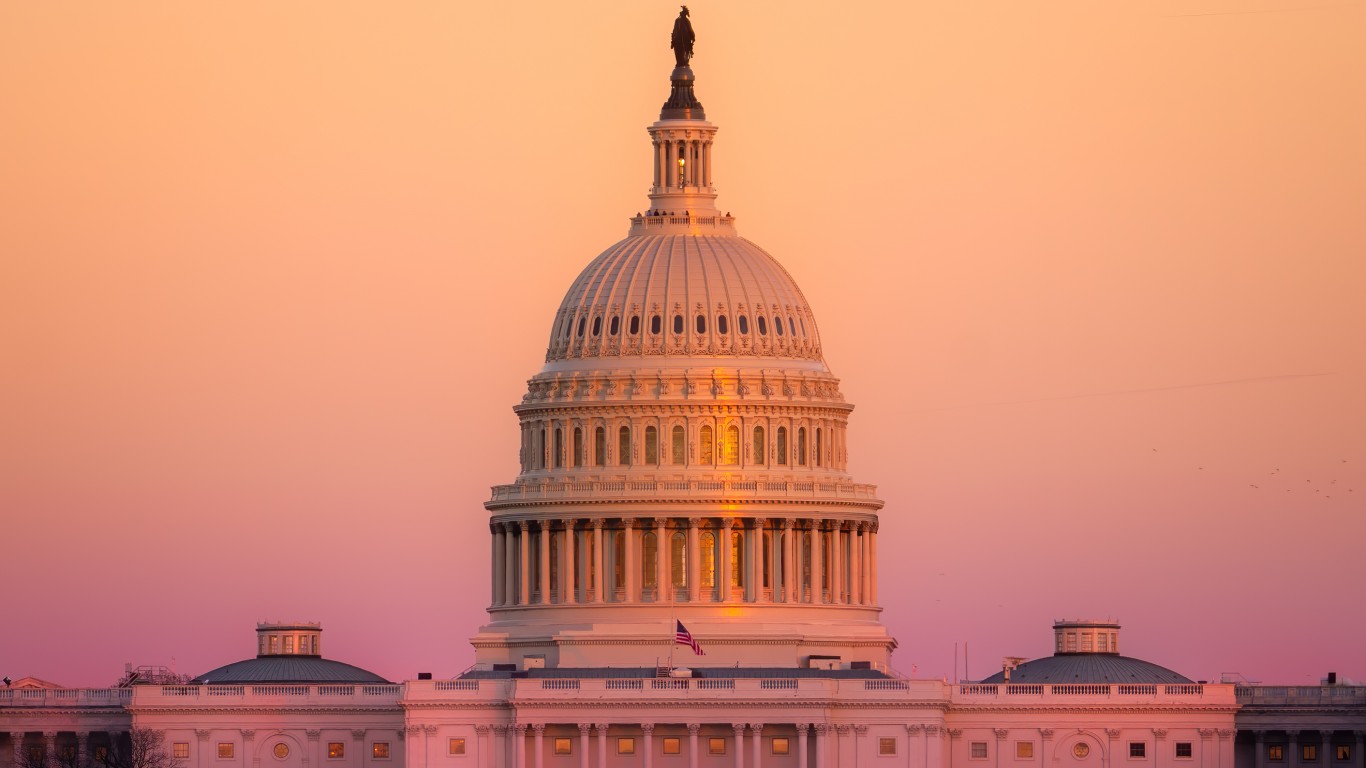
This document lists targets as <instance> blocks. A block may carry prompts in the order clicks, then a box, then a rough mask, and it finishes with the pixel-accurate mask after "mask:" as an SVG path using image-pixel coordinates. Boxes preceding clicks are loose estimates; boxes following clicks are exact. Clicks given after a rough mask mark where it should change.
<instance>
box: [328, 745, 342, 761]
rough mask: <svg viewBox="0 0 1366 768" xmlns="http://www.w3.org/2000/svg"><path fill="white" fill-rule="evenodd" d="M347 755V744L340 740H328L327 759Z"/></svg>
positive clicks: (338, 758) (336, 758)
mask: <svg viewBox="0 0 1366 768" xmlns="http://www.w3.org/2000/svg"><path fill="white" fill-rule="evenodd" d="M344 757H346V744H345V743H343V742H340V741H329V742H327V759H328V760H340V759H342V758H344Z"/></svg>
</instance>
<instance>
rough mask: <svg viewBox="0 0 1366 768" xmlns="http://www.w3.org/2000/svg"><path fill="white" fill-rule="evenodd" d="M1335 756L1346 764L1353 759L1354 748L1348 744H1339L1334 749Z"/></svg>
mask: <svg viewBox="0 0 1366 768" xmlns="http://www.w3.org/2000/svg"><path fill="white" fill-rule="evenodd" d="M1333 756H1334V757H1336V758H1337V759H1338V760H1341V761H1343V762H1344V763H1345V762H1347V761H1348V760H1351V759H1352V748H1351V747H1349V746H1347V745H1346V744H1339V745H1337V746H1336V747H1333Z"/></svg>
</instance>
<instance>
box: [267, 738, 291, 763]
mask: <svg viewBox="0 0 1366 768" xmlns="http://www.w3.org/2000/svg"><path fill="white" fill-rule="evenodd" d="M271 753H272V754H274V755H275V757H276V759H277V760H284V759H285V758H287V757H289V745H288V744H286V743H284V742H283V741H277V742H275V747H274V748H272V749H271Z"/></svg>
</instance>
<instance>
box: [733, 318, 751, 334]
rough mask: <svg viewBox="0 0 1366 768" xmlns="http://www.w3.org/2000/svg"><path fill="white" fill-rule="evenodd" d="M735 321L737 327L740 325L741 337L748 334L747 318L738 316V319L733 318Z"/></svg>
mask: <svg viewBox="0 0 1366 768" xmlns="http://www.w3.org/2000/svg"><path fill="white" fill-rule="evenodd" d="M735 320H736V322H737V323H739V325H740V334H741V335H744V334H747V333H749V318H748V317H745V316H744V315H740V316H739V317H737V318H735Z"/></svg>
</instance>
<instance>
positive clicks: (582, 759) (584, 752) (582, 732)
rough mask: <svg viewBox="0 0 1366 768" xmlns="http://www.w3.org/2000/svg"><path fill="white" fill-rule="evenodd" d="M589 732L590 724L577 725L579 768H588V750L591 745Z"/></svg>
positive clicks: (591, 726) (591, 725)
mask: <svg viewBox="0 0 1366 768" xmlns="http://www.w3.org/2000/svg"><path fill="white" fill-rule="evenodd" d="M591 730H593V724H592V723H579V768H588V750H589V747H590V746H591V745H592V741H591V740H590V739H589V738H588V732H589V731H591Z"/></svg>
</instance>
